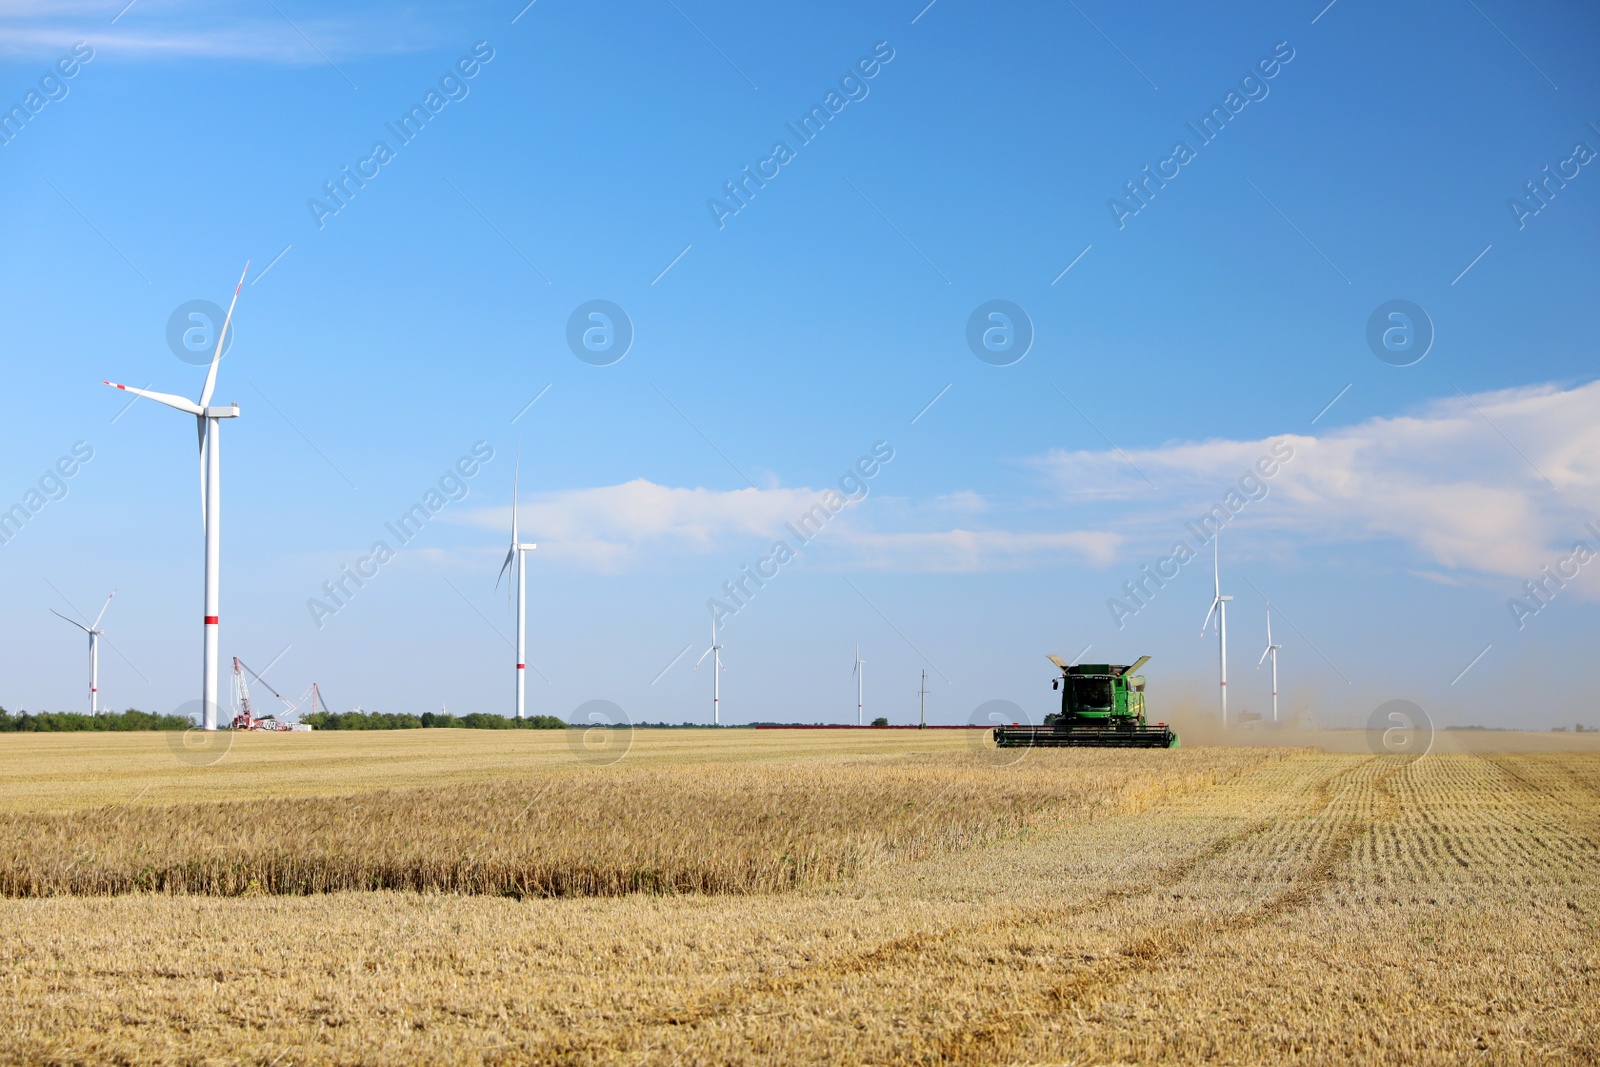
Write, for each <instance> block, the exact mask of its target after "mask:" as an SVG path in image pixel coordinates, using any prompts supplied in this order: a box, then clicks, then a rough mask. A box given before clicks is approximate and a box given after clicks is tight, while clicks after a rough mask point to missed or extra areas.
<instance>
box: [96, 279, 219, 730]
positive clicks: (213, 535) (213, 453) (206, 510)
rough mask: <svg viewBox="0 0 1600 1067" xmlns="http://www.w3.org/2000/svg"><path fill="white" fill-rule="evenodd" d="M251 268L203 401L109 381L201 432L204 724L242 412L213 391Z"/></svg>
mask: <svg viewBox="0 0 1600 1067" xmlns="http://www.w3.org/2000/svg"><path fill="white" fill-rule="evenodd" d="M249 273H250V264H249V263H246V264H245V265H244V273H243V274H240V275H239V284H238V285H236V286H234V287H233V299H232V300H230V301H229V302H228V314H227V317H226V318H224V319H223V320H222V332H220V333H218V334H217V350H216V352H214V353H213V354H212V356H211V369H210V370H208V371H206V384H205V386H204V387H203V388H202V389H201V390H200V399H199V401H193V400H189V399H187V398H185V397H181V396H173V395H172V394H171V393H155V392H151V391H150V390H148V389H135V388H133V387H132V386H131V385H118V384H117V383H116V382H105V383H104V384H106V385H109V386H112V387H114V388H117V389H121V390H123V391H125V392H129V393H133V394H134V395H135V396H143V397H148V398H149V399H151V400H154V401H155V402H156V403H158V404H165V405H167V407H169V408H177V409H178V410H179V411H182V412H185V413H186V414H189V415H193V416H194V417H195V426H196V429H197V430H198V431H199V434H200V512H201V516H202V520H201V521H202V525H203V526H204V528H205V538H206V564H205V567H206V577H205V624H204V638H203V647H204V652H203V655H202V659H201V664H200V709H201V710H200V718H201V728H202V729H206V730H215V729H216V728H217V627H218V625H219V616H220V612H221V609H220V607H219V605H220V604H221V601H222V596H221V594H222V420H223V419H236V418H238V417H239V405H238V404H231V405H229V406H227V407H211V406H209V405H210V404H211V394H212V392H213V391H214V390H215V389H216V387H217V364H218V363H220V362H222V346H223V344H224V343H226V341H227V339H228V326H229V324H230V323H232V322H233V306H234V305H235V304H237V303H238V302H239V290H240V289H242V288H244V278H245V275H246V274H249Z"/></svg>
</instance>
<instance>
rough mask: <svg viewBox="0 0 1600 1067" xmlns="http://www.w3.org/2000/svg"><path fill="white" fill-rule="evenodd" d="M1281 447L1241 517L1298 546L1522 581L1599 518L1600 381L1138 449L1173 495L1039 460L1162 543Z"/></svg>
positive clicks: (1113, 463) (1096, 466) (1092, 459)
mask: <svg viewBox="0 0 1600 1067" xmlns="http://www.w3.org/2000/svg"><path fill="white" fill-rule="evenodd" d="M1273 441H1286V442H1288V443H1289V444H1290V445H1291V446H1292V447H1293V448H1294V450H1295V456H1294V459H1293V460H1292V461H1291V462H1289V463H1287V464H1285V465H1284V466H1283V469H1282V470H1281V472H1280V473H1278V474H1277V475H1276V477H1274V478H1273V479H1272V480H1271V481H1270V483H1269V486H1270V497H1271V500H1270V502H1264V503H1261V504H1254V505H1252V506H1251V509H1250V512H1249V515H1248V519H1247V520H1246V521H1248V522H1249V523H1250V524H1251V526H1252V527H1254V528H1256V529H1259V530H1265V531H1279V532H1282V533H1283V534H1285V535H1291V536H1289V537H1288V538H1287V539H1288V540H1290V541H1292V542H1293V543H1295V544H1308V543H1318V544H1327V543H1334V542H1340V541H1355V540H1380V539H1381V540H1390V541H1396V542H1400V543H1403V544H1407V545H1409V546H1411V547H1412V548H1413V549H1414V550H1417V551H1419V552H1420V553H1421V554H1422V555H1423V556H1424V557H1425V558H1426V561H1427V562H1428V563H1429V564H1431V565H1432V567H1433V568H1442V569H1443V570H1444V572H1445V574H1449V573H1451V572H1454V571H1466V572H1476V573H1478V574H1486V575H1501V576H1518V577H1526V576H1528V575H1530V574H1534V573H1537V572H1538V570H1539V567H1540V566H1542V565H1543V564H1544V563H1546V562H1548V561H1549V558H1550V555H1551V553H1552V552H1553V551H1554V550H1555V549H1557V548H1570V546H1571V544H1572V542H1573V541H1574V540H1575V539H1577V538H1578V537H1579V536H1580V535H1581V533H1582V530H1581V528H1582V525H1583V523H1584V522H1586V521H1588V520H1590V519H1594V518H1600V382H1591V383H1588V384H1586V385H1581V386H1577V387H1572V388H1560V387H1557V386H1552V385H1544V386H1534V387H1527V388H1520V389H1511V390H1505V391H1501V392H1494V393H1485V394H1480V395H1477V396H1470V397H1469V396H1466V395H1464V394H1462V395H1458V396H1454V397H1450V398H1446V399H1443V400H1440V401H1437V402H1435V403H1431V404H1428V405H1426V406H1424V407H1423V408H1421V409H1419V410H1417V411H1415V412H1412V413H1409V414H1406V415H1402V416H1396V417H1389V418H1375V419H1370V420H1368V421H1366V422H1363V423H1360V424H1357V425H1355V426H1350V427H1347V428H1344V429H1341V430H1337V431H1334V432H1331V433H1328V434H1325V435H1323V436H1321V437H1313V436H1308V435H1303V434H1289V435H1285V436H1282V437H1276V438H1270V439H1264V440H1258V441H1251V440H1243V441H1236V440H1214V441H1204V442H1198V443H1183V444H1174V445H1169V446H1165V447H1162V448H1157V449H1148V450H1143V451H1133V452H1131V453H1130V455H1131V457H1132V459H1133V461H1134V462H1135V463H1137V464H1138V465H1139V466H1140V467H1141V468H1144V469H1146V470H1150V471H1152V472H1154V477H1155V478H1156V480H1157V481H1158V482H1159V483H1160V484H1161V485H1162V486H1163V487H1164V488H1165V489H1169V490H1171V492H1169V493H1164V494H1160V495H1158V494H1155V493H1152V492H1151V491H1150V490H1149V487H1148V486H1143V488H1142V490H1141V485H1142V483H1139V482H1138V480H1137V479H1136V478H1133V477H1131V476H1130V475H1128V474H1127V473H1125V471H1124V470H1123V469H1119V461H1118V459H1117V458H1116V457H1115V456H1114V455H1109V454H1107V453H1103V452H1052V453H1049V454H1047V455H1045V456H1043V457H1039V458H1038V459H1036V460H1034V461H1032V463H1033V465H1034V466H1036V467H1037V468H1038V469H1040V470H1042V471H1044V472H1045V473H1046V474H1047V475H1048V476H1049V477H1050V479H1051V480H1052V482H1053V483H1054V485H1055V486H1056V488H1057V489H1058V490H1059V492H1060V493H1061V495H1062V498H1063V500H1064V501H1068V502H1081V501H1085V500H1100V501H1118V502H1124V504H1125V507H1126V515H1125V516H1124V519H1123V523H1122V524H1119V527H1118V528H1119V529H1127V530H1129V531H1130V532H1133V531H1145V532H1146V533H1147V534H1148V535H1149V536H1151V537H1159V536H1161V535H1162V533H1163V532H1164V531H1165V530H1166V529H1167V528H1168V527H1170V526H1171V525H1172V524H1173V523H1175V522H1178V521H1181V519H1180V517H1181V516H1184V515H1185V510H1186V509H1187V510H1188V511H1190V512H1193V513H1194V514H1198V513H1200V512H1201V511H1203V510H1204V508H1205V507H1206V506H1208V505H1209V504H1210V503H1212V502H1214V501H1215V500H1216V499H1217V498H1218V497H1219V496H1220V494H1221V493H1222V492H1224V491H1225V490H1226V489H1227V488H1229V487H1230V486H1232V485H1233V484H1234V483H1235V482H1236V480H1237V479H1238V478H1239V477H1240V475H1241V474H1243V473H1244V472H1246V471H1248V470H1249V469H1250V467H1251V465H1252V464H1253V463H1254V462H1255V460H1256V459H1257V458H1258V457H1259V456H1261V455H1263V454H1265V453H1266V451H1267V450H1268V448H1269V447H1270V446H1271V444H1272V442H1273ZM1123 466H1124V467H1125V465H1123Z"/></svg>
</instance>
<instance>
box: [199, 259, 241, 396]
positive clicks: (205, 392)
mask: <svg viewBox="0 0 1600 1067" xmlns="http://www.w3.org/2000/svg"><path fill="white" fill-rule="evenodd" d="M249 273H250V264H249V263H248V262H246V263H245V265H244V272H243V273H242V274H240V275H239V284H238V285H236V286H234V287H233V299H232V300H230V301H228V314H227V315H226V316H225V317H224V318H223V320H222V332H221V333H219V334H217V350H216V351H215V352H214V353H212V355H211V368H210V369H209V370H207V371H206V384H205V388H203V389H201V390H200V406H201V407H205V406H206V405H207V404H209V403H211V392H212V390H214V389H215V388H216V387H217V364H218V363H220V362H222V346H223V345H224V344H225V343H227V340H228V325H229V324H230V323H232V322H233V306H234V305H235V304H237V303H238V302H239V290H240V289H243V288H244V276H245V275H246V274H249Z"/></svg>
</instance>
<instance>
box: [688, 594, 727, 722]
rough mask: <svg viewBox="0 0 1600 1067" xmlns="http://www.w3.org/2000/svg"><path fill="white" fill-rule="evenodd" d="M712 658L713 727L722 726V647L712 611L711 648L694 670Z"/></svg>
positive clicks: (715, 616) (715, 615)
mask: <svg viewBox="0 0 1600 1067" xmlns="http://www.w3.org/2000/svg"><path fill="white" fill-rule="evenodd" d="M707 656H710V657H711V725H712V726H721V725H722V707H721V706H722V672H723V670H724V668H723V666H722V646H721V645H719V644H717V612H716V609H715V608H712V610H711V647H710V648H708V649H706V650H705V651H704V652H702V653H700V658H699V659H697V660H695V661H694V669H695V670H699V669H700V664H702V663H704V662H705V661H706V657H707Z"/></svg>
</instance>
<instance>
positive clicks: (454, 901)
mask: <svg viewBox="0 0 1600 1067" xmlns="http://www.w3.org/2000/svg"><path fill="white" fill-rule="evenodd" d="M497 733H498V732H497ZM434 734H442V735H444V736H430V735H434ZM463 735H466V736H463ZM11 740H12V739H10V738H8V739H7V741H8V742H9V741H11ZM16 740H17V743H16V744H8V745H6V746H0V812H3V813H4V814H3V815H0V823H3V825H4V835H3V837H0V893H3V894H4V895H6V896H8V897H9V898H10V899H6V900H4V901H0V1023H3V1029H0V1059H4V1060H7V1061H13V1062H59V1063H83V1062H121V1063H203V1062H244V1063H261V1064H278V1065H287V1064H310V1063H376V1062H428V1063H445V1064H453V1063H462V1064H476V1063H497V1064H498V1063H527V1062H533V1063H566V1064H591V1063H592V1064H610V1063H661V1064H691V1063H830V1064H832V1063H852V1062H871V1063H888V1062H914V1063H930V1064H932V1063H1079V1062H1133V1061H1153V1060H1179V1061H1200V1060H1205V1061H1209V1062H1220V1063H1267V1062H1305V1063H1335V1062H1348V1061H1351V1060H1356V1061H1370V1062H1397V1063H1430V1062H1438V1063H1459V1062H1481V1063H1506V1062H1517V1063H1521V1062H1530V1063H1533V1062H1539V1063H1570V1062H1596V1061H1597V1060H1600V947H1597V946H1600V938H1597V934H1600V878H1597V874H1600V746H1595V745H1594V744H1592V743H1588V744H1585V741H1586V739H1581V738H1571V739H1568V740H1566V741H1565V742H1564V750H1563V744H1562V743H1556V742H1553V741H1551V740H1549V739H1540V740H1539V741H1538V742H1537V743H1529V744H1518V743H1517V739H1516V738H1515V737H1512V736H1509V735H1507V736H1501V737H1471V738H1444V737H1441V742H1446V741H1449V742H1451V743H1453V744H1454V745H1456V746H1458V747H1457V748H1456V750H1454V751H1448V750H1443V749H1444V748H1445V745H1444V744H1442V743H1441V745H1440V746H1439V749H1436V751H1435V752H1434V753H1433V754H1430V755H1428V756H1426V757H1424V758H1421V759H1413V758H1410V757H1399V756H1383V757H1375V756H1372V755H1370V754H1368V753H1366V752H1364V751H1358V752H1337V751H1326V752H1324V751H1317V750H1315V749H1313V748H1309V747H1302V748H1292V749H1291V748H1253V749H1243V748H1191V749H1180V750H1177V751H1172V752H1165V751H1158V752H1106V751H1100V752H1085V751H1077V750H1051V751H1044V750H1040V751H1034V752H1029V753H1026V754H1025V755H1024V756H1023V758H1021V759H1018V760H1016V761H1015V762H1011V760H1012V758H1013V756H1014V754H1012V753H1004V754H998V753H995V752H993V750H987V751H981V750H980V751H975V750H973V749H972V748H970V747H969V746H968V741H969V740H971V739H970V738H968V737H964V736H962V735H961V734H960V733H957V732H938V733H935V732H931V731H930V732H929V733H928V734H914V733H905V732H899V731H896V732H892V733H889V732H873V731H861V732H856V731H839V732H830V733H820V734H819V733H809V732H808V733H794V734H789V733H783V732H777V731H772V732H768V731H761V732H752V731H724V732H718V733H713V732H710V731H661V732H651V731H641V732H640V733H639V734H637V735H636V737H635V739H634V743H633V748H632V750H631V751H630V752H629V753H628V755H627V757H626V758H625V759H622V760H621V761H619V762H617V763H616V764H614V765H610V766H598V765H592V764H586V763H583V762H581V761H579V760H577V759H575V758H573V756H572V755H571V754H570V752H569V751H568V749H567V748H566V744H565V739H563V738H562V737H561V736H560V734H559V733H557V734H556V735H555V736H554V737H551V736H550V735H548V734H546V735H543V736H539V735H533V734H529V733H517V734H511V735H510V736H505V735H503V734H502V735H501V736H496V737H484V736H482V735H481V734H480V735H479V736H471V735H470V732H468V731H429V732H428V734H423V733H421V732H420V731H419V732H417V733H414V734H404V735H398V736H396V735H385V736H372V735H350V736H334V735H320V736H319V735H313V736H310V737H307V736H298V737H284V738H265V737H241V738H238V739H237V740H236V741H234V742H233V748H232V750H231V751H229V752H228V753H227V754H226V757H225V758H223V759H222V760H220V761H219V762H217V763H216V764H215V765H212V766H191V765H188V764H186V763H183V762H182V761H181V760H178V759H175V758H174V757H173V755H172V754H171V753H170V752H169V751H168V750H167V749H166V741H164V740H162V739H159V738H157V739H152V738H149V737H137V736H130V737H81V736H80V737H71V736H60V737H33V738H18V739H16ZM1306 740H1307V741H1310V742H1313V743H1316V742H1318V741H1320V740H1330V739H1327V738H1321V739H1319V738H1316V737H1311V738H1306ZM1331 740H1333V741H1335V742H1337V741H1338V740H1339V739H1331ZM284 742H287V743H288V744H284ZM1468 744H1470V745H1474V746H1477V748H1476V750H1474V749H1472V748H1462V747H1459V746H1462V745H1468ZM1325 747H1327V748H1330V749H1336V748H1340V747H1349V746H1347V745H1341V744H1338V743H1333V744H1329V745H1327V746H1325ZM1517 749H1521V751H1518V750H1517ZM1000 757H1003V758H1000Z"/></svg>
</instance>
